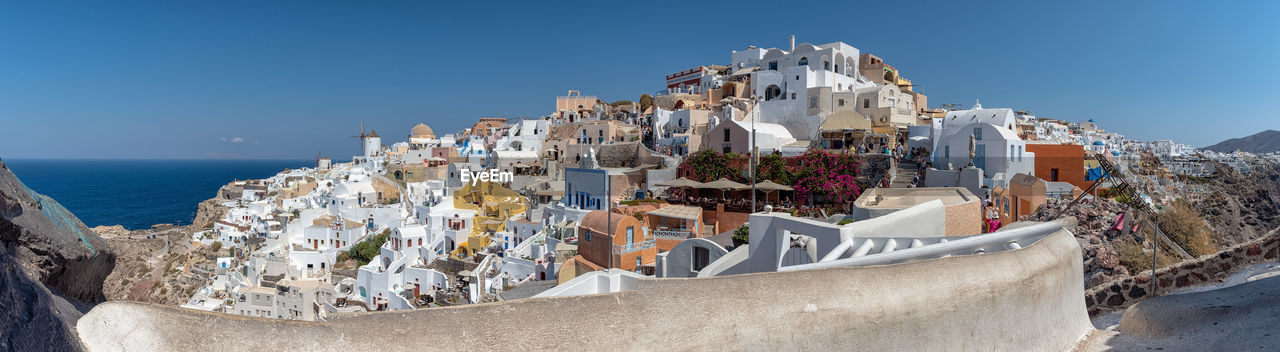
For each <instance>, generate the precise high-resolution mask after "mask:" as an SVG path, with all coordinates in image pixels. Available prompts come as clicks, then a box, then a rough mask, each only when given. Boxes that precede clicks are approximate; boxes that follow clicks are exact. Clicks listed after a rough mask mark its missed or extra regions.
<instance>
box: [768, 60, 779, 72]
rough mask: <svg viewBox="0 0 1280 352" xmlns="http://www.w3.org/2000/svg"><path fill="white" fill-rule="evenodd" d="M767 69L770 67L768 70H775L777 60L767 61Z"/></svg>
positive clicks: (776, 68)
mask: <svg viewBox="0 0 1280 352" xmlns="http://www.w3.org/2000/svg"><path fill="white" fill-rule="evenodd" d="M769 69H770V70H774V71H777V70H778V62H777V61H773V62H770V63H769Z"/></svg>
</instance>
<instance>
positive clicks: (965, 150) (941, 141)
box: [932, 104, 1035, 187]
mask: <svg viewBox="0 0 1280 352" xmlns="http://www.w3.org/2000/svg"><path fill="white" fill-rule="evenodd" d="M1016 125H1017V118H1016V117H1015V116H1014V113H1013V110H1012V109H984V108H982V104H976V105H974V108H973V109H970V110H959V111H952V112H948V113H947V116H946V117H944V118H942V119H940V120H938V119H935V121H934V129H935V131H936V132H935V135H936V136H937V137H936V138H934V141H935V142H934V147H933V154H932V155H933V166H934V168H937V169H943V170H946V169H958V168H961V167H967V166H968V165H969V164H970V163H972V164H973V166H974V167H977V168H979V169H982V170H983V179H984V182H985V183H986V184H987V185H988V186H990V187H994V186H996V185H1007V181H1008V179H1010V178H1012V177H1013V175H1016V174H1019V173H1023V174H1028V175H1035V173H1034V172H1035V153H1031V152H1028V151H1026V142H1024V141H1023V140H1022V138H1020V137H1018V134H1017V132H1014V130H1013V128H1014V127H1015V126H1016ZM971 140H972V142H973V144H974V154H975V155H974V158H973V159H972V160H970V159H969V145H970V141H971ZM948 165H950V166H949V167H948Z"/></svg>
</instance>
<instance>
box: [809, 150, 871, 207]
mask: <svg viewBox="0 0 1280 352" xmlns="http://www.w3.org/2000/svg"><path fill="white" fill-rule="evenodd" d="M857 177H858V162H857V161H856V160H854V158H853V156H852V155H849V154H835V153H828V152H826V151H823V150H816V149H815V150H809V151H808V152H805V153H804V155H801V156H800V172H799V173H798V174H797V178H796V183H795V186H794V187H795V190H796V194H797V195H800V196H801V197H802V198H808V199H812V200H814V201H815V202H819V203H848V202H852V201H853V200H854V199H857V198H858V195H859V194H862V188H861V187H858V180H857Z"/></svg>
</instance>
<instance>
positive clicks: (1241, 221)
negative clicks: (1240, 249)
mask: <svg viewBox="0 0 1280 352" xmlns="http://www.w3.org/2000/svg"><path fill="white" fill-rule="evenodd" d="M1215 166H1216V167H1217V169H1218V175H1217V176H1216V177H1214V178H1212V179H1210V180H1209V181H1208V182H1207V183H1205V184H1204V186H1206V189H1207V190H1208V192H1209V196H1208V197H1205V199H1204V202H1203V203H1201V204H1198V206H1197V208H1199V209H1200V213H1201V215H1203V216H1204V218H1205V221H1206V222H1208V224H1209V227H1211V228H1213V230H1214V231H1213V232H1214V234H1215V235H1217V236H1218V242H1219V244H1222V245H1232V244H1236V243H1243V242H1246V241H1249V240H1253V239H1256V238H1259V237H1261V236H1263V235H1265V234H1267V233H1268V232H1270V231H1271V230H1273V229H1275V228H1277V227H1280V168H1278V167H1277V166H1276V165H1274V164H1257V165H1253V166H1254V168H1253V173H1251V174H1249V175H1243V174H1240V173H1239V172H1236V171H1235V169H1232V168H1231V167H1229V166H1227V165H1223V164H1217V165H1215Z"/></svg>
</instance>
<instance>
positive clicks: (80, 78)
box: [0, 1, 1280, 159]
mask: <svg viewBox="0 0 1280 352" xmlns="http://www.w3.org/2000/svg"><path fill="white" fill-rule="evenodd" d="M1277 13H1280V2H1269V1H1268V2H1263V1H1259V2H1230V3H1226V4H1220V3H1218V2H1204V1H1200V2H1169V1H1123V2H1093V1H1083V2H1051V3H1045V2H1039V1H1011V2H998V3H997V2H993V3H985V2H984V3H977V4H975V3H969V2H949V1H937V2H913V1H875V2H863V1H839V2H831V3H827V4H819V3H816V2H781V3H780V2H776V1H773V2H750V1H745V2H706V3H697V2H674V3H660V2H653V1H646V2H639V1H635V2H619V3H616V4H615V3H613V2H582V3H558V4H545V3H543V2H514V3H490V2H482V1H472V2H462V4H448V5H446V4H435V3H429V2H319V1H298V2H274V1H272V2H267V1H244V2H238V1H199V2H197V1H154V2H128V1H120V2H62V1H27V2H8V1H5V2H0V157H8V158H185V159H191V158H255V159H258V158H311V157H314V156H315V155H316V154H317V153H319V154H323V155H328V156H332V157H336V158H338V159H345V158H346V157H347V156H349V155H352V154H354V153H356V151H357V148H358V146H357V142H356V140H354V139H352V138H349V137H348V136H351V135H355V134H357V133H358V132H359V124H360V121H361V120H364V121H365V123H366V125H368V126H369V127H371V128H374V129H377V130H378V132H379V133H380V134H382V135H383V137H384V140H387V141H394V140H403V139H404V138H405V135H407V134H408V129H409V128H410V127H411V126H413V125H414V124H416V123H418V122H425V123H427V124H429V125H431V126H432V127H433V128H434V129H435V130H436V131H437V132H438V133H444V132H446V131H455V130H459V129H462V128H465V127H468V126H470V125H471V124H472V123H473V122H474V121H475V120H476V119H477V118H480V117H489V116H521V115H524V116H541V115H545V114H547V113H550V112H551V110H552V109H553V108H554V98H555V96H556V95H561V94H564V93H565V91H567V90H570V89H577V90H581V91H582V92H583V93H584V94H589V95H596V96H600V97H601V98H603V99H606V100H609V101H613V100H617V99H635V98H636V97H638V96H639V95H640V94H642V93H649V92H653V91H655V90H658V89H661V88H662V86H663V76H664V75H666V74H668V73H671V72H675V71H679V70H683V69H686V68H690V67H693V66H696V65H705V64H725V63H727V62H728V60H729V52H730V51H731V50H740V49H742V48H745V47H746V46H748V45H757V46H762V47H785V46H786V45H787V38H788V37H787V36H788V35H790V34H795V35H796V36H797V42H813V43H827V42H832V41H843V42H846V43H849V44H850V45H853V46H854V47H857V48H859V49H860V50H862V51H863V52H869V53H874V54H876V55H879V56H881V57H882V58H884V59H885V60H886V62H888V63H889V64H891V65H894V66H895V67H898V68H899V69H900V70H901V71H902V73H903V74H904V76H906V77H907V78H910V79H911V80H913V82H914V83H916V84H923V85H924V87H923V89H922V90H923V91H924V92H925V93H926V94H928V95H929V103H930V105H934V106H936V105H938V104H943V103H958V104H964V105H965V106H968V105H970V104H972V103H973V101H974V99H975V98H981V99H982V103H983V105H984V106H986V107H1011V108H1016V109H1025V110H1030V111H1032V112H1035V113H1036V114H1037V115H1039V116H1046V117H1054V118H1060V119H1065V120H1071V121H1083V120H1087V119H1089V118H1093V119H1096V120H1097V121H1098V122H1099V123H1100V124H1101V125H1102V127H1103V128H1106V129H1108V130H1114V131H1119V132H1121V133H1124V134H1126V135H1128V136H1130V137H1131V138H1136V139H1142V140H1152V139H1170V138H1171V139H1174V140H1177V141H1180V142H1184V143H1189V144H1191V145H1193V146H1205V145H1208V144H1212V143H1215V142H1217V141H1219V140H1222V139H1226V138H1231V137H1239V136H1244V135H1249V134H1253V133H1255V132H1258V131H1261V130H1265V129H1280V118H1278V117H1280V116H1276V115H1277V113H1276V112H1275V111H1276V109H1274V108H1272V107H1271V106H1269V105H1272V104H1271V103H1272V102H1273V101H1275V97H1277V96H1280V65H1277V63H1278V62H1280V21H1276V20H1275V19H1274V16H1275V14H1277Z"/></svg>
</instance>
